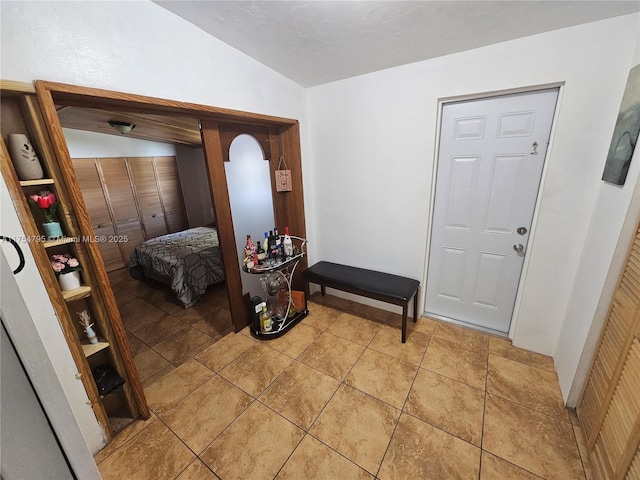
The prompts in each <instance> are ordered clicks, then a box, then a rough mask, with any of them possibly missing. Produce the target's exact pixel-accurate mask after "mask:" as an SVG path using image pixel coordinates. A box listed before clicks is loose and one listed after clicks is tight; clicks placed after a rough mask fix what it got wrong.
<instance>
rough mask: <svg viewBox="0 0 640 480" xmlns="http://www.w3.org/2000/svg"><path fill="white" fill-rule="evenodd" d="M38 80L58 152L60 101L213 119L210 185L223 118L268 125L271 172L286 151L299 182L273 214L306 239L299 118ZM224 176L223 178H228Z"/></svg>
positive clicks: (222, 193)
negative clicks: (58, 107) (58, 112)
mask: <svg viewBox="0 0 640 480" xmlns="http://www.w3.org/2000/svg"><path fill="white" fill-rule="evenodd" d="M35 83H36V90H37V91H38V98H39V99H41V100H42V102H43V108H44V110H45V113H46V115H47V128H48V129H49V130H50V132H51V135H52V136H54V137H55V138H56V148H57V150H59V153H60V155H61V156H65V155H66V156H68V151H65V150H66V148H65V142H64V135H63V133H62V128H61V126H60V122H59V119H58V117H57V113H56V108H55V105H56V104H58V105H70V104H73V105H76V106H79V107H89V108H104V109H110V108H111V109H112V108H117V109H118V110H119V111H127V112H131V113H136V112H137V113H151V114H158V113H159V114H163V115H179V116H182V117H185V116H187V117H195V118H198V119H200V120H201V121H202V122H203V124H204V122H205V121H206V122H209V124H212V123H213V124H215V125H216V133H215V134H214V135H213V136H212V138H211V140H210V142H209V144H210V148H206V144H207V142H206V141H205V139H204V135H203V146H205V152H206V153H205V156H207V157H208V155H209V152H217V153H215V158H216V161H213V159H212V158H206V163H207V169H208V176H209V178H208V180H209V184H210V186H212V185H217V184H218V181H219V180H220V178H219V177H220V172H219V170H222V175H224V163H223V161H224V160H221V161H220V162H218V161H217V157H218V156H220V157H222V156H223V153H222V141H221V138H220V133H219V131H218V129H217V125H218V122H223V123H225V124H229V125H231V124H233V125H235V126H236V128H235V130H239V129H240V128H241V129H242V130H247V132H246V133H251V132H252V131H254V130H255V127H256V126H262V127H267V128H268V129H269V138H268V139H266V138H265V141H266V140H269V141H268V142H266V143H268V145H269V146H270V147H271V145H272V144H273V143H274V141H275V143H276V146H274V147H273V148H266V149H265V151H267V150H269V151H271V153H272V155H271V158H270V159H269V160H270V165H271V170H272V181H273V182H274V181H275V179H274V173H273V172H274V171H275V169H277V161H278V159H279V156H280V155H281V154H282V155H284V156H285V158H286V161H287V166H288V167H289V169H290V170H291V172H292V177H293V184H294V190H293V191H292V192H285V193H281V194H280V193H278V194H275V195H274V214H275V218H276V222H277V223H279V224H281V223H284V224H288V225H289V227H290V230H291V231H292V232H296V233H297V235H299V236H301V237H306V229H305V218H304V196H303V189H302V160H301V149H300V127H299V123H298V121H297V120H295V119H291V118H284V117H276V116H272V115H265V114H259V113H252V112H243V111H238V110H231V109H226V108H220V107H213V106H209V105H201V104H193V103H186V102H179V101H176V100H167V99H161V98H155V97H146V96H142V95H136V94H131V93H124V92H115V91H111V90H103V89H98V88H90V87H82V86H77V85H69V84H63V83H56V82H48V81H43V80H37V81H36V82H35ZM241 133H244V132H241ZM221 178H222V180H223V181H224V177H221ZM225 187H226V185H225ZM274 191H275V188H274ZM212 199H213V201H214V208H215V209H216V212H217V211H218V210H219V209H221V208H223V207H221V206H220V205H219V204H221V203H222V204H224V203H226V204H227V205H228V204H229V197H228V192H227V191H226V189H221V190H219V191H217V192H212ZM229 219H230V217H229ZM217 223H218V232H219V234H220V236H221V237H225V236H227V235H228V232H229V231H231V238H233V224H232V223H231V222H230V221H227V222H225V221H223V219H221V218H220V217H218V218H217ZM231 245H235V243H233V242H232V243H231ZM233 253H234V254H233V255H231V257H229V259H228V260H227V259H226V257H224V252H223V261H224V263H225V270H226V269H227V268H233V267H229V265H227V263H228V262H231V263H230V265H235V268H236V270H237V276H238V282H237V284H230V282H229V281H228V280H229V279H228V278H227V292H228V296H229V303H230V305H232V304H233V305H243V300H242V283H241V282H240V281H239V280H240V278H239V277H240V272H239V268H238V265H237V264H238V262H237V258H236V256H235V252H233ZM306 265H307V260H306V258H304V259H303V261H302V262H301V263H300V265H299V268H298V269H297V271H296V275H295V277H294V288H296V289H297V290H305V291H306V292H307V295H308V284H307V283H306V282H304V281H302V280H301V279H300V272H301V271H302V270H303V269H304V268H305V267H306ZM231 314H232V319H233V326H234V330H235V331H239V330H240V329H241V328H243V327H244V326H246V312H245V311H244V310H243V311H242V313H241V315H240V316H239V317H238V318H236V316H235V314H234V311H233V310H232V312H231ZM125 340H126V339H125Z"/></svg>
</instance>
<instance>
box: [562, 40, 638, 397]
mask: <svg viewBox="0 0 640 480" xmlns="http://www.w3.org/2000/svg"><path fill="white" fill-rule="evenodd" d="M638 64H640V40H638V42H637V43H636V51H635V56H634V59H633V61H632V62H631V64H630V66H629V68H631V67H632V66H635V65H638ZM627 73H628V72H627ZM625 83H626V80H625ZM636 89H640V85H636ZM620 100H621V98H620V99H619V100H618V109H619V110H620V109H621V106H620V103H621V102H620ZM613 127H614V125H611V126H610V128H609V131H608V133H609V136H610V137H611V136H612V133H613ZM610 141H611V140H609V142H610ZM603 158H606V153H605V156H604V157H603ZM639 176H640V148H636V150H635V152H634V155H633V158H632V159H631V165H630V167H629V173H628V175H627V181H626V182H625V184H624V185H622V186H618V185H612V184H610V183H606V182H599V184H598V185H597V190H596V192H595V193H596V195H597V197H596V201H595V204H594V208H593V213H592V215H591V222H590V224H589V230H588V232H587V237H586V241H585V243H584V248H583V250H582V256H581V258H580V263H579V265H578V271H577V274H576V279H575V283H574V285H573V290H572V292H571V296H570V298H569V303H568V306H567V312H566V315H565V320H564V324H563V325H562V330H561V332H560V337H559V340H558V344H557V346H556V350H555V353H554V359H555V364H556V369H557V371H558V379H559V380H560V386H561V388H562V392H563V393H564V394H565V400H567V401H568V403H569V404H570V405H571V406H575V405H576V404H577V402H578V400H579V397H580V395H581V393H582V388H583V386H584V382H585V381H586V378H587V375H588V373H589V368H590V367H591V360H592V358H593V355H594V353H595V348H596V347H597V343H598V340H599V338H600V332H601V330H602V327H603V325H604V322H605V320H606V317H607V313H608V310H609V305H610V304H611V299H612V298H613V293H614V291H615V287H616V286H617V284H618V279H619V276H620V273H621V269H622V268H623V266H624V262H625V260H626V256H627V252H628V250H629V244H630V241H631V239H632V238H633V237H634V235H635V227H636V224H637V222H638V218H639V216H640V179H639ZM634 188H635V192H634ZM590 319H593V322H589V320H590ZM585 346H586V348H583V347H585ZM576 372H577V373H578V374H577V375H576Z"/></svg>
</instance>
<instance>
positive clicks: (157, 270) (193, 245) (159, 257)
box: [129, 227, 224, 308]
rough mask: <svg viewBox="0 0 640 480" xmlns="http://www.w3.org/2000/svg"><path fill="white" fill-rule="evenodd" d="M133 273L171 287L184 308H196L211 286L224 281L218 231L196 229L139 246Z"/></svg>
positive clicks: (131, 264)
mask: <svg viewBox="0 0 640 480" xmlns="http://www.w3.org/2000/svg"><path fill="white" fill-rule="evenodd" d="M129 273H130V274H131V276H132V277H134V278H136V279H138V280H142V279H144V278H145V277H146V278H151V279H153V280H156V281H159V282H161V283H164V284H166V285H169V286H170V287H171V289H172V290H173V292H174V293H175V295H176V296H177V297H178V300H179V301H180V303H181V304H182V306H183V307H184V308H189V307H191V306H192V305H194V304H195V303H196V302H197V301H198V300H199V299H200V296H202V295H203V294H204V293H205V291H206V290H207V287H208V286H209V285H213V284H215V283H219V282H222V281H223V280H224V271H223V265H222V259H221V257H220V246H219V242H218V231H217V230H216V229H215V228H211V227H195V228H190V229H188V230H184V231H182V232H176V233H170V234H168V235H162V236H161V237H157V238H152V239H151V240H147V241H146V242H144V243H142V244H140V245H138V246H137V247H135V249H134V251H133V253H132V254H131V256H130V257H129Z"/></svg>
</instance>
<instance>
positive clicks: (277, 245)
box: [273, 227, 282, 259]
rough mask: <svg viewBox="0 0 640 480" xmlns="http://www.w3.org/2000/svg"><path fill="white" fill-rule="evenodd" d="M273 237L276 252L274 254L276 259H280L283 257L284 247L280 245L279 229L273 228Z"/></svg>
mask: <svg viewBox="0 0 640 480" xmlns="http://www.w3.org/2000/svg"><path fill="white" fill-rule="evenodd" d="M273 236H274V238H275V240H274V241H275V251H274V253H273V255H274V257H275V258H277V259H280V258H281V256H282V245H281V243H280V235H278V229H277V228H276V227H273Z"/></svg>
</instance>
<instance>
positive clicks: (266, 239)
mask: <svg viewBox="0 0 640 480" xmlns="http://www.w3.org/2000/svg"><path fill="white" fill-rule="evenodd" d="M262 249H263V250H264V254H265V256H266V257H268V256H269V232H264V240H263V241H262Z"/></svg>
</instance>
